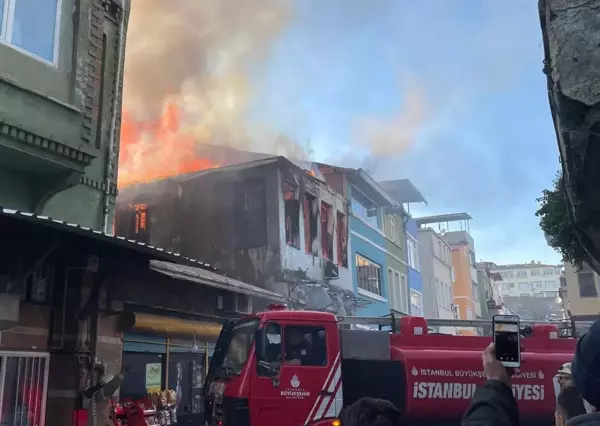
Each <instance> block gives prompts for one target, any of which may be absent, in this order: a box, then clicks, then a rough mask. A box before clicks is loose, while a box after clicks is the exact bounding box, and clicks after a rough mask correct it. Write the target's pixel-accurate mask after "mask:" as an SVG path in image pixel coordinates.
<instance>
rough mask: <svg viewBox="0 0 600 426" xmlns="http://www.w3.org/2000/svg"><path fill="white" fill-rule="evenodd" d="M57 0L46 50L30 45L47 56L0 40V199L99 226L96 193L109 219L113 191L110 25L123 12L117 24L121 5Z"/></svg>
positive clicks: (117, 43)
mask: <svg viewBox="0 0 600 426" xmlns="http://www.w3.org/2000/svg"><path fill="white" fill-rule="evenodd" d="M123 3H125V4H127V3H128V2H126V1H125V2H123ZM59 4H60V5H61V10H60V11H59V12H60V13H59V15H60V20H59V21H58V22H59V26H58V27H57V38H56V39H55V43H56V48H55V49H54V52H53V54H52V53H51V52H50V51H48V52H46V53H48V54H47V55H45V54H44V53H43V52H42V51H38V53H39V54H40V55H42V56H46V57H47V59H40V57H36V55H35V54H32V53H30V52H28V51H27V50H26V49H20V48H15V47H13V46H11V45H10V44H5V43H0V122H2V126H0V177H1V178H0V180H3V181H4V180H5V179H8V180H9V181H10V182H11V185H10V186H6V185H0V205H2V206H4V207H8V208H15V209H19V210H24V211H31V212H36V213H42V212H43V213H44V214H45V215H48V216H51V217H53V218H56V219H61V220H66V221H69V222H75V223H79V224H81V225H84V226H88V227H93V228H100V227H101V225H102V222H103V220H102V219H103V212H104V201H105V199H106V198H108V212H107V214H108V216H109V217H108V222H109V223H111V222H112V215H113V206H114V198H115V196H116V179H117V163H116V161H117V159H116V157H117V154H118V147H119V134H120V107H121V96H120V95H121V92H122V76H121V77H120V78H117V69H118V68H119V65H120V66H121V69H122V65H123V62H124V55H123V56H121V57H120V58H119V55H118V52H119V48H120V47H123V48H124V45H125V39H124V38H120V37H119V30H118V28H119V23H120V22H121V17H122V16H124V19H123V23H124V31H123V33H125V32H126V28H127V15H128V11H125V12H123V10H122V9H121V7H120V6H119V5H120V4H121V2H118V3H115V2H112V1H108V2H107V1H102V0H83V1H81V2H75V1H74V0H63V1H62V2H59ZM105 6H106V8H105ZM49 19H52V18H49ZM33 25H34V24H31V25H30V24H26V25H24V28H26V29H25V30H24V31H28V30H29V27H30V26H31V27H33ZM1 26H2V22H0V27H1ZM48 37H51V35H48ZM119 59H120V63H119ZM114 114H117V115H116V119H115V123H116V128H115V129H114V132H111V130H112V125H111V124H112V122H113V121H112V118H113V115H114ZM111 135H114V137H115V144H114V149H113V150H112V152H109V140H110V138H111ZM109 158H111V159H112V160H114V161H112V160H111V165H110V167H108V166H107V163H108V159H109ZM7 166H9V167H7ZM107 167H108V169H110V170H107ZM33 171H35V174H33V173H32V172H33ZM107 172H108V175H107ZM107 178H108V182H109V185H108V187H107V185H106V184H107Z"/></svg>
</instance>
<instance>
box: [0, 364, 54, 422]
mask: <svg viewBox="0 0 600 426" xmlns="http://www.w3.org/2000/svg"><path fill="white" fill-rule="evenodd" d="M0 364H1V366H2V369H3V370H4V377H3V380H2V382H1V383H0V386H2V389H1V390H0V392H1V393H0V395H2V398H1V399H0V403H1V405H0V424H2V425H39V426H44V424H45V420H46V391H47V389H48V364H49V363H48V355H46V354H23V355H21V354H18V353H10V354H8V353H4V354H0Z"/></svg>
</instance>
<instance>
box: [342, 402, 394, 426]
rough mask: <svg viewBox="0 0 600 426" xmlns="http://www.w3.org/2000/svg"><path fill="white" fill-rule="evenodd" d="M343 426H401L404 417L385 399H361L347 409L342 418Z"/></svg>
mask: <svg viewBox="0 0 600 426" xmlns="http://www.w3.org/2000/svg"><path fill="white" fill-rule="evenodd" d="M340 420H341V423H342V426H400V425H402V415H401V414H400V411H399V410H398V409H397V408H396V406H395V405H394V404H392V403H391V402H389V401H386V400H384V399H374V398H361V399H359V400H358V401H356V402H355V403H354V404H352V405H350V406H348V407H346V408H345V409H344V410H343V411H342V415H341V417H340Z"/></svg>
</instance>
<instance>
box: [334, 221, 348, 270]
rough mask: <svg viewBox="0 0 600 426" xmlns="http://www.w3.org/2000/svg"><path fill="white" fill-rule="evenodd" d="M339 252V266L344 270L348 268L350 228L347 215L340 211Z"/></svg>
mask: <svg viewBox="0 0 600 426" xmlns="http://www.w3.org/2000/svg"><path fill="white" fill-rule="evenodd" d="M336 224H337V232H336V236H337V252H338V265H339V266H343V267H344V268H347V267H348V228H347V226H346V215H345V214H344V213H342V212H340V211H338V212H337V218H336Z"/></svg>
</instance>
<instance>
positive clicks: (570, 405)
mask: <svg viewBox="0 0 600 426" xmlns="http://www.w3.org/2000/svg"><path fill="white" fill-rule="evenodd" d="M585 413H586V411H585V407H584V406H583V398H581V395H580V394H579V391H578V390H577V388H576V387H575V386H567V387H566V388H564V389H562V390H561V391H560V392H559V393H558V396H557V397H556V411H555V412H554V423H555V425H556V426H565V424H566V423H567V421H569V420H570V419H572V418H573V417H577V416H580V415H581V414H585Z"/></svg>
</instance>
